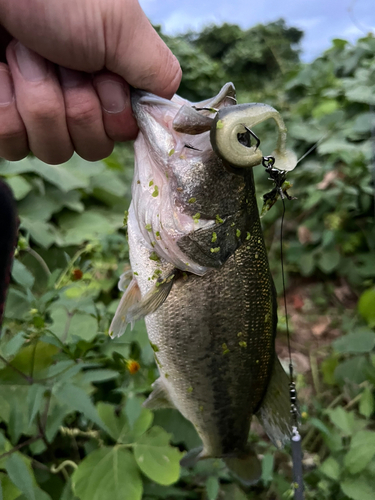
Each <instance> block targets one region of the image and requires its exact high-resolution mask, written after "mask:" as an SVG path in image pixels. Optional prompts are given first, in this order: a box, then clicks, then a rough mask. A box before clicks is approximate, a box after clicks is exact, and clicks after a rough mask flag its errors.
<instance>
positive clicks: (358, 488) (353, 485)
mask: <svg viewBox="0 0 375 500" xmlns="http://www.w3.org/2000/svg"><path fill="white" fill-rule="evenodd" d="M340 486H341V489H342V491H343V493H344V494H345V495H346V496H347V497H349V498H352V499H353V500H374V484H373V481H371V482H370V481H369V480H367V479H366V478H365V477H363V476H354V477H347V478H345V479H344V480H343V481H342V482H341V483H340Z"/></svg>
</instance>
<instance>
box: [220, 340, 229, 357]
mask: <svg viewBox="0 0 375 500" xmlns="http://www.w3.org/2000/svg"><path fill="white" fill-rule="evenodd" d="M221 347H222V349H223V354H228V353H229V349H228V346H227V344H226V343H225V342H224V344H222V345H221Z"/></svg>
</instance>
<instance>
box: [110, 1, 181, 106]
mask: <svg viewBox="0 0 375 500" xmlns="http://www.w3.org/2000/svg"><path fill="white" fill-rule="evenodd" d="M105 3H106V2H103V4H104V7H105ZM107 5H108V4H107ZM117 5H118V6H119V7H120V5H121V6H122V9H120V10H122V11H123V12H115V11H114V10H112V11H110V12H108V11H107V12H106V16H103V19H105V22H106V23H107V26H105V33H108V36H107V39H106V47H107V54H106V55H107V60H106V67H107V68H108V69H109V70H111V71H113V72H114V73H117V74H118V75H120V76H122V77H123V78H124V79H125V80H126V81H127V82H128V83H129V84H130V85H132V86H133V87H136V88H140V89H142V90H148V91H149V92H152V93H154V94H157V95H160V96H162V97H166V98H170V97H172V96H173V94H174V93H175V92H176V91H177V89H178V86H179V84H180V81H181V76H182V72H181V68H180V64H179V62H178V60H177V58H176V57H175V56H174V55H173V54H172V52H171V51H170V49H169V48H168V47H167V46H166V44H165V43H164V42H163V40H162V39H161V38H160V36H159V35H158V34H157V32H156V31H155V30H154V28H153V27H152V26H151V23H150V22H149V20H148V19H147V17H146V15H145V13H144V12H143V10H142V9H141V7H140V5H139V3H138V1H137V0H130V1H129V0H128V1H127V2H126V1H125V2H124V1H123V2H121V3H120V4H117ZM108 14H109V15H108ZM113 16H114V17H113ZM111 17H112V19H111ZM122 20H123V21H122Z"/></svg>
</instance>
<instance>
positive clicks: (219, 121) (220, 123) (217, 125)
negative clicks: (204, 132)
mask: <svg viewBox="0 0 375 500" xmlns="http://www.w3.org/2000/svg"><path fill="white" fill-rule="evenodd" d="M223 127H224V123H223V120H218V121H217V122H216V128H218V129H219V130H220V129H221V128H223Z"/></svg>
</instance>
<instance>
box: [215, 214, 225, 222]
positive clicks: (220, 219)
mask: <svg viewBox="0 0 375 500" xmlns="http://www.w3.org/2000/svg"><path fill="white" fill-rule="evenodd" d="M216 222H218V223H219V224H222V223H223V222H224V221H223V219H222V218H221V217H220V215H219V214H216Z"/></svg>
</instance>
